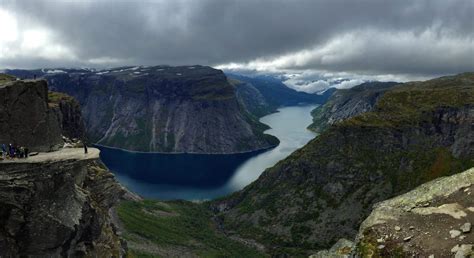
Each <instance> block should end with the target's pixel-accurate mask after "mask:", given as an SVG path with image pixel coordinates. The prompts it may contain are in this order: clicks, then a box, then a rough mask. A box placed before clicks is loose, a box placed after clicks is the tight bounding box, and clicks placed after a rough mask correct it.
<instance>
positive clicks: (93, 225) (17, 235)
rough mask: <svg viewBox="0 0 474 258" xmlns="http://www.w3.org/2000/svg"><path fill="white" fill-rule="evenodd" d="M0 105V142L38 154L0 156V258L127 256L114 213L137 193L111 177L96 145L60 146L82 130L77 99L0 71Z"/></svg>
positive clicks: (35, 81)
mask: <svg viewBox="0 0 474 258" xmlns="http://www.w3.org/2000/svg"><path fill="white" fill-rule="evenodd" d="M0 103H1V104H0V107H1V112H0V114H1V119H0V126H1V130H2V134H1V137H2V139H1V140H0V143H9V142H11V143H13V144H21V145H22V146H25V147H28V148H30V150H32V151H41V152H40V153H31V154H32V155H31V156H30V157H28V158H22V159H18V158H16V159H7V160H2V159H1V158H0V218H1V219H0V256H1V257H31V256H35V257H37V256H40V257H121V256H123V255H125V253H126V252H127V246H126V243H125V242H124V241H123V240H122V239H121V237H120V233H119V232H118V227H117V225H116V224H115V223H116V222H115V221H114V220H113V216H112V214H114V212H115V209H114V208H115V206H116V204H117V203H118V202H119V201H120V200H138V199H139V198H138V197H136V196H135V195H133V194H131V193H129V192H128V191H127V190H126V189H125V188H123V187H122V186H121V185H120V184H119V183H118V182H117V181H116V180H115V178H114V176H113V175H112V173H111V172H110V171H108V170H107V168H106V167H105V166H104V165H103V164H102V163H101V162H100V160H99V151H98V150H97V149H94V148H90V149H89V153H88V154H84V150H83V149H82V148H61V147H62V146H63V145H64V143H65V142H64V140H63V139H65V140H67V141H69V140H68V139H66V138H67V136H69V137H73V136H80V135H81V134H82V133H83V132H81V128H83V125H82V124H81V121H82V119H81V117H80V112H79V110H78V106H77V102H75V101H74V100H73V99H72V98H71V97H69V96H66V95H63V94H58V93H51V92H48V89H47V83H46V81H44V80H26V81H21V80H16V79H15V78H12V77H10V76H5V75H0ZM73 128H75V129H73ZM62 136H64V137H62ZM45 151H50V152H45ZM33 154H36V155H33Z"/></svg>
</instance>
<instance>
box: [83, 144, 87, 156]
mask: <svg viewBox="0 0 474 258" xmlns="http://www.w3.org/2000/svg"><path fill="white" fill-rule="evenodd" d="M82 145H84V154H87V144H86V141H83V144H82Z"/></svg>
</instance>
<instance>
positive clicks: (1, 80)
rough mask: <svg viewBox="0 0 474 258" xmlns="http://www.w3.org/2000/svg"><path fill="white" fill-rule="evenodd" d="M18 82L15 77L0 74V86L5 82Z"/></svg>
mask: <svg viewBox="0 0 474 258" xmlns="http://www.w3.org/2000/svg"><path fill="white" fill-rule="evenodd" d="M14 80H16V78H15V76H11V75H8V74H4V73H0V84H2V83H5V82H11V81H14Z"/></svg>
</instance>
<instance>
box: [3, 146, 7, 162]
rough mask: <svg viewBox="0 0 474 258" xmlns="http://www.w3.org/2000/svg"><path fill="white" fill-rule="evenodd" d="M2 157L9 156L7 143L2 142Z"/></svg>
mask: <svg viewBox="0 0 474 258" xmlns="http://www.w3.org/2000/svg"><path fill="white" fill-rule="evenodd" d="M2 158H3V159H6V158H7V146H5V143H2Z"/></svg>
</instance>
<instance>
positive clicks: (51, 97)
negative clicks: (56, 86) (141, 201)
mask: <svg viewBox="0 0 474 258" xmlns="http://www.w3.org/2000/svg"><path fill="white" fill-rule="evenodd" d="M61 101H66V102H71V103H75V104H77V105H78V103H77V101H76V100H75V99H74V98H73V97H71V96H69V95H67V94H64V93H61V92H55V91H48V103H49V104H50V105H59V103H60V102H61Z"/></svg>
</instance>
